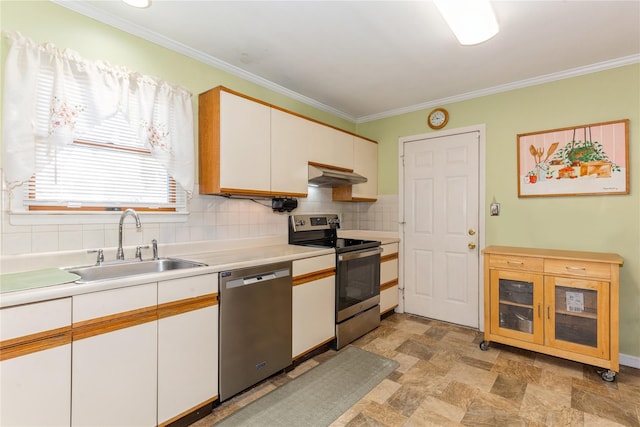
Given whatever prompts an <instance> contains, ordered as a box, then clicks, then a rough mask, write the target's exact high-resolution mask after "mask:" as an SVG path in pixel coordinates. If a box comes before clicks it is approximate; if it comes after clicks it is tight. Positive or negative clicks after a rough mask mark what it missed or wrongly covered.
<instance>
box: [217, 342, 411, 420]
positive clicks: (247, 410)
mask: <svg viewBox="0 0 640 427" xmlns="http://www.w3.org/2000/svg"><path fill="white" fill-rule="evenodd" d="M398 366H399V364H398V362H396V361H394V360H390V359H387V358H384V357H382V356H378V355H377V354H373V353H370V352H368V351H365V350H362V349H359V348H357V347H347V348H345V349H343V350H341V351H339V352H338V353H337V354H336V355H335V356H334V357H332V358H331V359H329V360H327V361H326V362H324V363H322V364H320V365H318V366H316V367H315V368H313V369H311V370H310V371H308V372H305V373H304V374H302V375H301V376H299V377H298V378H295V379H294V380H292V381H290V382H288V383H287V384H285V385H283V386H282V387H279V388H277V389H276V390H274V391H272V392H271V393H269V394H267V395H265V396H263V397H261V398H260V399H258V400H256V401H255V402H252V403H250V404H249V405H247V406H245V407H244V408H242V409H240V410H239V411H237V412H234V413H233V414H231V415H230V416H228V417H227V418H224V419H223V420H221V421H220V422H219V423H217V424H215V426H216V427H231V426H260V427H266V426H269V427H280V426H282V427H285V426H292V427H293V426H295V427H311V426H313V427H321V426H328V425H329V424H331V423H332V422H333V421H335V420H336V419H337V418H338V417H339V416H340V415H342V414H343V413H344V412H345V411H346V410H347V409H349V408H350V407H351V406H352V405H353V404H354V403H356V402H357V401H358V400H360V399H361V398H362V397H363V396H364V395H366V394H367V393H368V392H369V391H371V389H373V388H374V387H375V386H376V385H378V384H379V383H380V381H382V380H383V379H384V378H385V377H386V376H387V375H389V374H390V373H391V372H393V371H394V370H395V369H396V368H397V367H398Z"/></svg>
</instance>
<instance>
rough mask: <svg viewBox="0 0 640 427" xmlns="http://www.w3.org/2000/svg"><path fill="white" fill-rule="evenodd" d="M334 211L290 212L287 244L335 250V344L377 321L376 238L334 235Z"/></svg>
mask: <svg viewBox="0 0 640 427" xmlns="http://www.w3.org/2000/svg"><path fill="white" fill-rule="evenodd" d="M338 228H340V219H339V217H338V215H336V214H311V215H291V216H290V217H289V244H292V245H304V246H315V247H330V248H335V251H336V344H335V346H336V348H338V349H340V348H342V347H344V346H345V345H347V344H349V343H350V342H352V341H353V340H355V339H357V338H359V337H361V336H362V335H364V334H366V333H367V332H369V331H371V330H373V329H375V328H376V327H378V325H379V324H380V306H379V304H380V253H381V252H382V251H381V249H380V242H378V241H375V240H360V239H343V238H339V237H338Z"/></svg>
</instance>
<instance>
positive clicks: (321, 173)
mask: <svg viewBox="0 0 640 427" xmlns="http://www.w3.org/2000/svg"><path fill="white" fill-rule="evenodd" d="M365 182H367V178H365V177H364V176H362V175H358V174H357V173H353V172H345V171H341V170H337V169H330V168H325V167H322V166H315V165H309V185H310V186H312V187H344V186H345V185H353V184H362V183H365Z"/></svg>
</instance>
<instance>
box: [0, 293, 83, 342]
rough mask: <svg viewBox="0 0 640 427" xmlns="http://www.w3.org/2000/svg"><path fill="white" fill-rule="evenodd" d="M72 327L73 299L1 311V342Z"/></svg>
mask: <svg viewBox="0 0 640 427" xmlns="http://www.w3.org/2000/svg"><path fill="white" fill-rule="evenodd" d="M65 326H69V327H70V326H71V298H62V299H58V300H53V301H46V302H38V303H33V304H25V305H20V306H17V307H8V308H3V309H2V310H0V341H7V340H10V339H14V338H18V337H22V336H26V335H32V334H37V333H43V332H47V331H51V330H54V329H58V328H63V327H65Z"/></svg>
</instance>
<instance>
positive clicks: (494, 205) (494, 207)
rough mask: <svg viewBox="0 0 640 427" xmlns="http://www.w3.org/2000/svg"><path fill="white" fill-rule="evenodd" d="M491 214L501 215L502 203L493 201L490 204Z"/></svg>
mask: <svg viewBox="0 0 640 427" xmlns="http://www.w3.org/2000/svg"><path fill="white" fill-rule="evenodd" d="M490 212H491V216H499V215H500V203H495V202H494V203H491V206H490Z"/></svg>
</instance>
